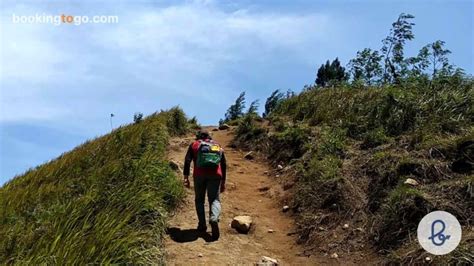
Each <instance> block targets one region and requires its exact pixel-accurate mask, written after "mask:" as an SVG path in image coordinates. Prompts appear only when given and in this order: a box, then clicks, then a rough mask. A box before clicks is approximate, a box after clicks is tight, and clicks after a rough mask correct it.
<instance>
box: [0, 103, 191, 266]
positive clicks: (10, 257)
mask: <svg viewBox="0 0 474 266" xmlns="http://www.w3.org/2000/svg"><path fill="white" fill-rule="evenodd" d="M183 121H184V122H183ZM186 121H187V120H186V118H185V116H184V113H183V112H182V111H181V110H180V109H176V108H175V109H172V110H170V111H168V112H161V113H159V114H153V115H151V116H149V117H148V118H146V119H144V120H143V121H141V122H140V123H136V124H132V125H128V126H125V127H121V128H118V129H116V130H114V131H113V132H112V133H110V134H107V135H105V136H103V137H100V138H97V139H95V140H91V141H88V142H86V143H84V144H83V145H81V146H79V147H77V148H75V149H74V150H72V151H70V152H68V153H65V154H63V155H61V156H60V157H59V158H57V159H55V160H53V161H51V162H49V163H46V164H44V165H41V166H38V167H36V168H35V169H31V170H29V171H28V172H26V173H25V174H23V175H21V176H17V177H15V178H14V179H13V180H11V181H10V182H8V183H7V184H5V185H4V186H3V187H2V188H0V264H33V265H34V264H43V263H46V264H86V263H94V264H102V263H104V264H110V263H120V264H125V263H127V264H128V263H131V264H143V263H160V262H161V260H162V258H163V256H162V255H163V254H162V251H161V249H160V247H161V236H162V233H163V230H164V228H165V219H166V217H167V213H168V211H170V210H171V209H172V208H174V207H175V206H176V205H177V204H178V202H179V201H180V198H181V197H182V195H183V190H182V188H181V186H180V184H179V183H178V182H177V179H176V178H175V176H174V174H173V172H172V171H171V170H170V168H169V166H168V164H167V163H166V161H165V155H166V146H167V143H168V138H169V136H170V134H169V133H170V132H171V133H172V134H184V133H185V132H186Z"/></svg>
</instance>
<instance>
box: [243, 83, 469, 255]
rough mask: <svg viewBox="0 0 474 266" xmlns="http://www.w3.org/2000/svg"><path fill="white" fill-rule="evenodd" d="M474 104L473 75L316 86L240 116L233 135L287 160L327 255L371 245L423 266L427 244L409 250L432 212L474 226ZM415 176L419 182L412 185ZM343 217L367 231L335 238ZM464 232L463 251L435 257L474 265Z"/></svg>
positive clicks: (287, 176) (303, 229) (311, 235)
mask: <svg viewBox="0 0 474 266" xmlns="http://www.w3.org/2000/svg"><path fill="white" fill-rule="evenodd" d="M473 107H474V82H473V80H472V78H470V77H464V78H463V79H460V80H456V79H448V80H445V81H442V82H441V81H436V80H434V81H433V82H426V83H423V82H418V81H413V82H409V83H406V84H403V85H396V86H395V85H390V86H383V87H377V88H375V87H369V88H357V87H354V86H346V87H344V86H339V87H335V88H324V89H320V88H309V90H308V89H307V90H305V91H303V92H301V93H300V94H298V95H296V96H293V97H290V98H287V99H284V100H282V102H280V103H279V104H278V106H277V107H276V109H274V110H273V111H272V113H270V115H269V116H268V117H267V119H268V120H269V121H268V123H258V121H256V120H255V119H254V120H251V118H250V117H246V118H244V119H242V120H241V121H239V126H238V128H237V130H236V131H235V132H236V137H235V140H234V141H235V143H236V146H238V147H244V148H251V149H257V150H259V151H261V152H263V153H265V154H266V155H267V158H268V159H269V160H270V161H271V162H272V163H273V164H275V165H276V164H283V165H284V166H285V167H284V168H283V169H284V170H282V171H281V172H282V174H281V176H280V179H281V182H282V183H283V184H284V187H286V188H289V189H290V194H289V206H290V208H291V209H292V210H293V213H294V214H295V219H296V224H297V226H298V232H299V241H300V242H302V243H306V244H308V245H310V246H312V247H311V248H314V249H315V250H316V249H317V248H319V247H322V246H326V245H327V246H330V245H334V244H336V245H335V246H336V247H334V248H330V249H329V250H328V253H332V252H338V253H340V252H347V250H357V249H360V250H363V249H364V248H363V245H361V246H359V245H358V244H354V243H357V242H358V243H364V245H367V246H371V247H370V248H373V249H374V252H380V254H382V253H384V254H390V256H392V257H390V256H387V257H386V258H387V259H388V260H387V262H398V263H401V264H407V263H413V262H415V264H416V263H423V255H422V250H420V249H413V250H404V247H405V246H410V244H411V246H410V247H418V243H416V240H414V239H413V238H411V237H410V236H413V234H414V233H415V232H416V226H417V224H418V222H419V220H420V219H421V218H422V217H423V216H424V215H425V214H427V213H429V212H430V211H433V210H447V211H449V212H451V213H453V214H454V215H455V216H456V217H457V218H458V219H459V221H460V223H461V225H462V226H463V227H464V228H466V229H468V228H469V226H470V225H471V224H472V217H473V215H474V213H473V210H474V209H473V208H472V202H474V194H473V193H472V187H473V184H474V183H473V178H472V177H473V175H472V173H473V168H472V167H473V165H474V163H473V161H472V160H473V159H472V158H473V154H474V108H473ZM267 125H270V126H269V127H267ZM256 133H258V134H256ZM407 178H412V179H415V180H417V181H418V182H419V185H418V186H415V187H410V186H409V185H407V184H404V182H405V180H406V179H407ZM343 223H348V224H350V225H351V227H353V228H360V229H362V230H364V231H365V232H367V233H365V234H360V235H354V234H342V235H343V236H344V238H343V240H338V239H334V236H335V234H332V232H339V231H338V229H339V227H338V226H339V225H340V224H343ZM321 228H322V229H321ZM338 234H339V233H338ZM463 239H464V240H463V241H462V242H461V244H460V247H459V248H458V251H459V252H457V253H452V254H450V255H449V256H445V257H443V258H436V262H435V261H433V262H434V263H438V264H447V263H456V262H471V263H472V260H470V259H469V258H472V254H470V255H466V252H464V251H465V250H472V247H473V244H472V243H474V242H473V241H472V240H473V235H472V234H466V236H463ZM348 240H349V241H348ZM338 241H339V242H338ZM351 241H352V242H351ZM354 241H355V242H354ZM341 247H344V248H341ZM471 253H472V252H471ZM399 254H401V255H399ZM406 254H412V255H410V256H406ZM394 258H395V259H394Z"/></svg>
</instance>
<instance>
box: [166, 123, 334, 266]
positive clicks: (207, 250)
mask: <svg viewBox="0 0 474 266" xmlns="http://www.w3.org/2000/svg"><path fill="white" fill-rule="evenodd" d="M212 133H213V138H214V139H215V140H216V141H217V142H219V143H220V144H221V145H222V147H224V149H225V152H226V157H227V161H228V178H227V179H228V180H227V190H226V191H225V192H224V193H223V194H221V201H222V211H223V213H222V216H221V222H220V228H221V237H220V239H219V240H218V241H216V242H208V241H209V239H208V238H207V237H202V236H199V235H198V234H197V233H196V231H195V230H194V229H195V228H196V225H197V217H196V214H195V209H194V193H193V188H192V187H191V189H187V196H186V200H185V203H184V204H183V205H182V207H181V209H179V210H178V212H177V213H176V214H175V215H174V216H173V217H172V219H171V220H170V221H169V223H168V228H169V229H168V235H167V236H166V240H165V248H166V251H167V263H168V264H170V265H189V264H192V265H195V264H203V265H204V264H206V265H230V264H232V265H235V264H240V265H252V264H255V263H257V262H258V261H260V259H261V258H262V256H267V257H271V258H274V259H277V260H278V262H279V263H280V264H283V265H289V264H291V265H314V264H321V263H327V261H321V260H319V261H316V260H315V258H313V257H309V258H308V257H306V256H303V255H302V249H301V247H300V246H298V245H296V244H295V239H294V238H293V236H289V235H288V232H292V231H293V230H294V228H293V222H292V219H291V218H290V217H288V216H287V215H285V214H284V213H283V212H282V206H281V205H280V204H279V203H278V201H277V199H276V194H278V191H280V187H279V185H278V184H277V183H276V182H274V181H272V180H271V178H270V177H269V176H267V175H266V174H265V172H266V171H268V170H269V169H268V166H267V165H265V164H262V163H261V162H258V161H255V160H246V159H244V158H243V157H244V153H243V152H240V151H237V150H235V149H232V148H230V147H229V143H230V141H231V139H232V132H231V131H215V132H212ZM192 140H193V138H192V137H189V138H185V139H182V138H181V139H174V140H173V141H172V150H173V151H172V152H171V154H170V155H169V159H170V160H171V161H174V162H178V164H180V165H181V167H182V162H183V160H184V156H185V153H186V149H187V146H188V145H189V143H191V142H192ZM179 178H182V175H181V174H180V175H179ZM191 186H192V181H191ZM206 201H207V200H206ZM207 210H208V207H207V202H206V212H207ZM206 215H207V213H206ZM237 215H250V216H251V217H252V219H253V222H254V224H253V226H252V229H251V231H250V232H249V233H248V234H239V233H237V232H236V231H235V230H234V229H232V228H231V227H230V223H231V221H232V219H233V217H235V216H237ZM209 231H210V228H209V229H208V232H209Z"/></svg>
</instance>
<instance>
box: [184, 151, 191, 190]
mask: <svg viewBox="0 0 474 266" xmlns="http://www.w3.org/2000/svg"><path fill="white" fill-rule="evenodd" d="M192 161H193V144H191V145H189V148H188V151H187V152H186V156H185V157H184V169H183V177H184V185H185V186H187V187H189V171H190V168H191V162H192Z"/></svg>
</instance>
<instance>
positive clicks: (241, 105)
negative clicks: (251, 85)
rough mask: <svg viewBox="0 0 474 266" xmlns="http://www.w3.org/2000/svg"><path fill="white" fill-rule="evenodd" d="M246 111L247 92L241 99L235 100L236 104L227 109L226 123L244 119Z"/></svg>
mask: <svg viewBox="0 0 474 266" xmlns="http://www.w3.org/2000/svg"><path fill="white" fill-rule="evenodd" d="M244 109H245V91H244V92H242V93H241V94H240V95H239V97H237V99H236V100H235V103H234V104H233V105H231V106H230V107H229V109H227V112H226V114H225V119H224V121H225V122H228V121H231V120H235V119H237V118H239V117H242V116H243V115H244V112H243V111H244Z"/></svg>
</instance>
